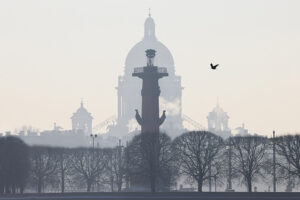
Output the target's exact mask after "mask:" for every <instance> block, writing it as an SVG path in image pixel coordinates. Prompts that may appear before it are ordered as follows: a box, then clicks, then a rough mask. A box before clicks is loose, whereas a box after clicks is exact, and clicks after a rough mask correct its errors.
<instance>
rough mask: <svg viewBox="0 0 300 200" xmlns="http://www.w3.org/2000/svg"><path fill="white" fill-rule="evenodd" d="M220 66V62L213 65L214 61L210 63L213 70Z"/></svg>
mask: <svg viewBox="0 0 300 200" xmlns="http://www.w3.org/2000/svg"><path fill="white" fill-rule="evenodd" d="M218 66H219V64H216V65H213V64H212V63H210V67H211V68H212V69H213V70H215V69H217V67H218Z"/></svg>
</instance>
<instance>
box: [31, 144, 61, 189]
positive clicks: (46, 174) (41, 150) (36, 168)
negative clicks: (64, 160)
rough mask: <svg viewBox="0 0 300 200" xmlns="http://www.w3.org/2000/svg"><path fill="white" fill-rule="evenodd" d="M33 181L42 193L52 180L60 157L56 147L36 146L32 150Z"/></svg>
mask: <svg viewBox="0 0 300 200" xmlns="http://www.w3.org/2000/svg"><path fill="white" fill-rule="evenodd" d="M30 152H31V153H30V163H31V175H30V177H31V181H32V183H33V184H34V185H36V186H37V192H38V193H41V192H42V190H44V188H45V186H46V184H49V183H50V182H51V179H53V176H54V175H55V173H56V170H57V167H58V158H57V153H56V152H55V148H51V147H42V146H34V147H31V151H30Z"/></svg>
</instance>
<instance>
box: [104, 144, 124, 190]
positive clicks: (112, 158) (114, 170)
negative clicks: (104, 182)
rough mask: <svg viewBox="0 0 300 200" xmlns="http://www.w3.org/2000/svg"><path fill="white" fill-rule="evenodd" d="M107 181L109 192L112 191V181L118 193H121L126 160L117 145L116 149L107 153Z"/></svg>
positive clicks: (120, 147) (121, 149) (122, 150)
mask: <svg viewBox="0 0 300 200" xmlns="http://www.w3.org/2000/svg"><path fill="white" fill-rule="evenodd" d="M108 153H109V156H108V159H109V161H108V166H107V170H108V171H109V173H108V176H109V177H108V179H109V182H110V185H111V191H112V192H113V191H114V181H115V182H116V185H117V190H118V192H121V191H122V185H123V180H124V177H125V173H126V160H125V159H126V158H125V152H124V148H123V146H121V144H119V145H118V146H117V147H115V148H112V149H110V150H109V151H108Z"/></svg>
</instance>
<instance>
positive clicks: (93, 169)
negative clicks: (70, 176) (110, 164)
mask: <svg viewBox="0 0 300 200" xmlns="http://www.w3.org/2000/svg"><path fill="white" fill-rule="evenodd" d="M106 161H107V160H106V154H105V153H104V150H103V149H99V148H96V149H87V148H78V149H74V151H73V159H72V165H73V167H74V173H75V177H74V178H75V180H76V181H79V182H81V181H83V182H84V183H85V184H86V190H87V192H90V191H91V188H92V185H93V184H95V183H97V181H98V180H99V177H100V175H101V174H102V173H103V172H104V169H105V167H106V165H107V163H106Z"/></svg>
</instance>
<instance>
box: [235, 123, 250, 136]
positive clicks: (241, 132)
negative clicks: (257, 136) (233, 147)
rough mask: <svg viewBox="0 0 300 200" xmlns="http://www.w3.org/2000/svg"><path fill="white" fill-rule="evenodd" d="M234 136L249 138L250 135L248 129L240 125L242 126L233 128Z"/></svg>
mask: <svg viewBox="0 0 300 200" xmlns="http://www.w3.org/2000/svg"><path fill="white" fill-rule="evenodd" d="M235 131H236V135H237V136H249V135H250V133H249V132H248V129H246V128H245V124H242V126H240V127H237V128H235Z"/></svg>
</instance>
